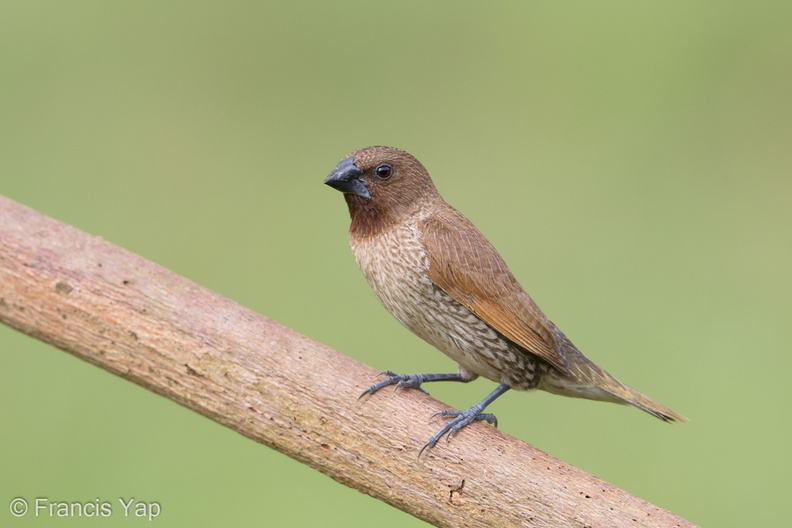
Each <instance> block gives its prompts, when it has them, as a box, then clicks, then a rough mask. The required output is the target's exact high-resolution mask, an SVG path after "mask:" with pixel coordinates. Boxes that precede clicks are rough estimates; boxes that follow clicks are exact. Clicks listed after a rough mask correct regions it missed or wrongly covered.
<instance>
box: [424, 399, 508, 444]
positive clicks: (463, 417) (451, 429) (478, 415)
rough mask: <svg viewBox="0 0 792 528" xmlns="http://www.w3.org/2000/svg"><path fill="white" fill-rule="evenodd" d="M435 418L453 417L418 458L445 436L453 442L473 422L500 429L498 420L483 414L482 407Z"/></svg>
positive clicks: (443, 412)
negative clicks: (453, 438) (454, 437)
mask: <svg viewBox="0 0 792 528" xmlns="http://www.w3.org/2000/svg"><path fill="white" fill-rule="evenodd" d="M435 416H451V417H453V418H452V419H451V420H449V421H447V422H446V423H445V424H444V425H443V427H441V428H440V430H439V431H437V432H436V433H435V434H434V436H432V438H430V439H429V441H428V442H426V443H425V444H424V445H423V447H422V448H421V450H420V451H419V452H418V457H420V456H421V454H423V452H424V451H426V450H427V449H430V448H432V447H434V445H435V444H436V443H437V441H438V440H440V439H441V438H442V437H443V435H445V434H447V435H448V436H447V437H446V441H449V440H451V437H452V436H454V435H455V434H457V433H458V432H459V431H460V430H462V428H463V427H465V426H467V425H470V424H471V423H473V422H476V421H479V422H487V423H489V424H492V425H494V426H495V427H498V419H497V418H496V417H495V415H494V414H492V413H485V412H481V406H480V405H474V406H473V407H471V408H470V409H467V410H466V411H446V410H444V411H439V412H436V413H434V414H433V415H432V418H434V417H435Z"/></svg>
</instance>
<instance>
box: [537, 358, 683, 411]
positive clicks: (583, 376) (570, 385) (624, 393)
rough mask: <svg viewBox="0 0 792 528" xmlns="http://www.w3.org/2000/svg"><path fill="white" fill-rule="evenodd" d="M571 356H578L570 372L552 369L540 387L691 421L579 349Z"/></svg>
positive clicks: (553, 391) (544, 377)
mask: <svg viewBox="0 0 792 528" xmlns="http://www.w3.org/2000/svg"><path fill="white" fill-rule="evenodd" d="M575 352H577V351H575ZM571 357H572V358H574V359H575V361H573V362H571V364H570V366H569V368H570V374H571V375H560V374H558V373H556V372H554V371H553V370H551V371H549V372H548V373H547V374H546V375H545V376H543V377H542V381H541V382H540V386H539V388H541V389H544V390H546V391H548V392H552V393H555V394H561V395H563V396H572V397H575V398H587V399H591V400H599V401H610V402H614V403H623V404H629V405H633V406H635V407H638V408H639V409H641V410H642V411H646V412H648V413H649V414H651V415H652V416H655V417H657V418H660V419H661V420H663V421H664V422H687V421H688V419H687V418H685V417H684V416H682V415H681V414H679V413H677V412H675V411H672V410H671V409H669V408H668V407H666V406H665V405H661V404H660V403H657V402H656V401H654V400H653V399H652V398H650V397H649V396H646V395H645V394H641V393H640V392H638V391H637V390H635V389H633V388H632V387H628V386H627V385H625V384H624V383H622V382H620V381H619V380H617V379H616V378H614V377H613V376H611V375H610V374H608V373H607V372H606V371H605V370H603V369H601V368H599V367H598V366H597V365H595V364H594V363H592V362H591V361H589V360H588V359H586V358H585V357H584V356H583V355H582V354H580V352H577V353H576V354H574V355H573V356H571Z"/></svg>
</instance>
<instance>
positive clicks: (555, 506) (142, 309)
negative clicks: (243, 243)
mask: <svg viewBox="0 0 792 528" xmlns="http://www.w3.org/2000/svg"><path fill="white" fill-rule="evenodd" d="M0 321H2V322H4V323H6V324H8V325H10V326H12V327H14V328H16V329H18V330H20V331H22V332H24V333H26V334H29V335H31V336H33V337H35V338H37V339H41V340H42V341H46V342H47V343H51V344H53V345H55V346H56V347H58V348H61V349H63V350H65V351H67V352H69V353H71V354H74V355H75V356H77V357H79V358H81V359H84V360H86V361H89V362H91V363H93V364H95V365H98V366H99V367H101V368H103V369H105V370H108V371H110V372H112V373H114V374H117V375H119V376H122V377H124V378H126V379H128V380H130V381H133V382H135V383H137V384H139V385H141V386H143V387H145V388H147V389H149V390H152V391H154V392H156V393H158V394H161V395H162V396H164V397H166V398H169V399H171V400H174V401H177V402H179V403H180V404H182V405H184V406H185V407H188V408H190V409H192V410H194V411H196V412H199V413H201V414H203V415H205V416H207V417H209V418H211V419H212V420H215V421H217V422H220V423H222V424H224V425H226V426H227V427H230V428H232V429H234V430H235V431H237V432H239V433H241V434H243V435H245V436H248V437H250V438H252V439H254V440H256V441H258V442H261V443H262V444H265V445H267V446H270V447H272V448H274V449H277V450H278V451H281V452H283V453H285V454H287V455H289V456H290V457H292V458H295V459H297V460H299V461H301V462H303V463H305V464H308V465H309V466H311V467H313V468H315V469H317V470H319V471H321V472H323V473H325V474H327V475H329V476H330V477H332V478H334V479H335V480H337V481H338V482H341V483H343V484H345V485H347V486H350V487H352V488H355V489H357V490H359V491H361V492H363V493H367V494H369V495H371V496H373V497H376V498H378V499H380V500H383V501H385V502H387V503H389V504H391V505H393V506H395V507H397V508H399V509H402V510H404V511H406V512H408V513H410V514H412V515H414V516H416V517H418V518H420V519H423V520H425V521H427V522H429V523H431V524H434V525H436V526H444V527H445V526H447V527H454V528H458V527H466V526H476V527H492V526H539V527H543V526H553V527H564V526H574V527H584V526H587V527H598V526H608V527H627V526H629V527H638V526H641V527H648V526H657V527H660V526H662V527H691V526H693V525H692V524H690V523H689V522H687V521H685V520H684V519H681V518H679V517H677V516H675V515H673V514H671V513H669V512H667V511H665V510H662V509H660V508H658V507H656V506H654V505H652V504H649V503H647V502H645V501H643V500H641V499H639V498H636V497H634V496H632V495H630V494H628V493H626V492H624V491H622V490H620V489H618V488H615V487H614V486H611V485H610V484H607V483H605V482H603V481H601V480H598V479H597V478H595V477H593V476H591V475H588V474H586V473H584V472H582V471H580V470H578V469H576V468H575V467H572V466H569V465H567V464H565V463H563V462H561V461H559V460H556V459H554V458H552V457H551V456H549V455H547V454H545V453H543V452H541V451H538V450H536V449H534V448H533V447H531V446H530V445H527V444H525V443H523V442H521V441H519V440H516V439H514V438H511V437H509V436H507V435H505V434H504V433H502V432H500V431H498V430H496V429H494V428H492V427H490V426H487V425H483V424H474V425H471V426H470V427H467V428H466V429H465V430H464V432H463V433H461V434H459V435H457V436H456V437H454V439H453V441H452V442H451V443H449V444H446V443H442V444H441V445H440V446H438V447H437V448H435V449H433V450H431V451H430V452H429V454H428V455H424V456H422V457H421V458H418V457H417V453H418V449H419V448H420V447H421V444H422V442H423V441H424V440H425V439H426V438H428V437H429V436H431V434H433V433H434V432H435V429H436V427H437V424H436V423H427V420H426V419H425V417H427V416H429V415H430V414H431V413H433V412H435V411H437V410H438V409H441V408H444V407H443V406H442V404H441V403H439V402H437V401H435V400H433V399H432V398H430V397H429V396H427V395H425V394H422V393H420V392H418V391H401V392H399V393H397V394H395V395H393V393H390V392H388V393H383V394H382V395H377V396H376V397H372V398H369V399H366V400H364V401H361V402H358V401H356V398H357V395H358V394H360V392H361V391H362V390H363V389H364V388H365V387H366V386H367V385H368V384H369V383H370V382H371V380H372V379H373V377H374V375H375V372H374V371H373V370H372V369H371V368H369V367H367V366H365V365H362V364H360V363H358V362H356V361H354V360H352V359H350V358H348V357H346V356H343V355H342V354H340V353H338V352H336V351H334V350H332V349H330V348H328V347H327V346H325V345H322V344H320V343H317V342H315V341H312V340H311V339H309V338H307V337H305V336H303V335H300V334H298V333H297V332H295V331H293V330H290V329H288V328H285V327H284V326H282V325H280V324H278V323H276V322H273V321H271V320H269V319H267V318H265V317H262V316H261V315H258V314H256V313H254V312H252V311H250V310H248V309H246V308H244V307H242V306H240V305H238V304H237V303H235V302H233V301H230V300H228V299H226V298H224V297H222V296H220V295H218V294H216V293H213V292H211V291H209V290H207V289H206V288H203V287H201V286H199V285H197V284H195V283H193V282H191V281H189V280H187V279H185V278H183V277H180V276H178V275H176V274H175V273H172V272H170V271H168V270H166V269H163V268H161V267H160V266H157V265H156V264H154V263H152V262H149V261H147V260H145V259H143V258H141V257H139V256H137V255H134V254H132V253H130V252H128V251H125V250H124V249H121V248H119V247H116V246H114V245H112V244H110V243H108V242H106V241H104V240H102V239H100V238H98V237H94V236H91V235H88V234H86V233H83V232H81V231H79V230H77V229H75V228H73V227H70V226H68V225H65V224H62V223H60V222H58V221H56V220H53V219H51V218H48V217H46V216H43V215H41V214H39V213H37V212H35V211H33V210H31V209H29V208H27V207H24V206H22V205H19V204H17V203H15V202H13V201H11V200H8V199H7V198H3V197H0ZM415 417H419V418H418V419H416V418H415Z"/></svg>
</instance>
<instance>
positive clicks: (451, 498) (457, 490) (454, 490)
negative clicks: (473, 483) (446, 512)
mask: <svg viewBox="0 0 792 528" xmlns="http://www.w3.org/2000/svg"><path fill="white" fill-rule="evenodd" d="M448 487H449V488H451V489H450V490H449V491H448V502H450V503H452V504H453V503H454V493H462V489H463V488H464V487H465V479H462V483H461V484H460V485H459V486H457V487H456V488H453V487H451V486H448Z"/></svg>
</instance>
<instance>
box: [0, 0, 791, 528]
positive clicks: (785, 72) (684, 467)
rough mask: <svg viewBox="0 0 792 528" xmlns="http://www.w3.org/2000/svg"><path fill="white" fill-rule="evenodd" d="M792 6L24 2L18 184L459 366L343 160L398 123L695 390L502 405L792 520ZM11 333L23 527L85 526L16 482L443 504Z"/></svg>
mask: <svg viewBox="0 0 792 528" xmlns="http://www.w3.org/2000/svg"><path fill="white" fill-rule="evenodd" d="M790 21H792V4H790V3H789V2H781V1H779V2H750V3H748V2H745V3H743V2H735V1H726V2H724V1H718V2H715V1H702V2H682V1H670V2H659V3H657V2H653V3H648V2H635V1H627V0H623V1H613V2H590V1H583V0H579V1H564V2H542V3H537V2H520V1H512V2H498V3H495V2H492V3H487V2H480V1H475V2H473V1H458V0H457V1H424V2H416V1H401V2H389V3H384V2H378V3H377V2H365V1H335V2H311V3H308V2H295V1H293V0H292V1H288V2H287V1H283V2H256V1H226V2H222V3H221V2H215V3H209V2H202V3H201V2H187V1H181V2H164V1H153V0H151V1H111V2H108V1H98V0H96V1H89V0H85V1H74V2H60V1H48V2H47V1H33V0H25V1H9V0H5V1H4V2H3V3H2V4H0V193H2V194H4V195H6V196H8V197H10V198H12V199H14V200H17V201H19V202H21V203H23V204H26V205H28V206H30V207H32V208H34V209H37V210H38V211H41V212H43V213H45V214H47V215H50V216H52V217H55V218H57V219H59V220H61V221H63V222H66V223H69V224H72V225H75V226H76V227H78V228H80V229H82V230H84V231H87V232H89V233H92V234H95V235H99V236H101V237H103V238H105V239H107V240H109V241H111V242H113V243H115V244H117V245H120V246H123V247H125V248H127V249H129V250H131V251H134V252H136V253H139V254H140V255H143V256H144V257H146V258H148V259H150V260H152V261H154V262H157V263H159V264H161V265H163V266H165V267H167V268H169V269H171V270H174V271H176V272H178V273H180V274H182V275H185V276H187V277H189V278H190V279H192V280H194V281H196V282H198V283H199V284H202V285H205V286H207V287H209V288H211V289H213V290H215V291H218V292H220V293H222V294H224V295H226V296H228V297H230V298H232V299H234V300H236V301H238V302H240V303H241V304H243V305H245V306H248V307H250V308H252V309H254V310H256V311H258V312H260V313H262V314H264V315H266V316H268V317H271V318H273V319H276V320H278V321H280V322H282V323H284V324H286V325H288V326H290V327H292V328H295V329H296V330H298V331H300V332H303V333H305V334H306V335H308V336H310V337H312V338H314V339H316V340H319V341H322V342H324V343H327V344H329V345H331V346H333V347H335V348H337V349H339V350H341V351H342V352H344V353H346V354H348V355H350V356H353V357H355V358H357V359H359V360H361V361H363V362H365V363H367V364H370V365H372V366H373V367H375V368H378V369H385V368H391V369H394V370H396V371H399V372H415V371H427V372H431V371H448V370H449V369H452V368H453V367H452V365H451V362H450V361H449V360H447V359H446V358H445V357H444V356H442V355H441V354H440V353H437V352H435V351H433V350H432V349H431V348H430V347H429V346H428V345H425V344H424V343H422V342H420V341H419V340H418V339H417V338H415V337H413V336H412V335H411V334H409V333H408V332H407V331H406V330H403V329H402V328H401V327H400V326H399V325H398V323H396V322H395V321H394V320H392V319H391V318H390V316H389V315H387V313H386V312H385V311H384V310H383V309H382V308H381V307H380V306H379V305H378V304H377V302H376V300H375V299H374V296H373V295H372V294H371V292H370V291H369V289H368V286H367V285H366V284H365V281H364V279H363V277H362V275H361V274H360V273H359V271H358V270H357V268H356V266H355V264H354V261H353V259H352V256H351V253H350V251H349V249H348V246H347V238H346V229H347V225H348V217H347V212H346V207H345V204H344V203H343V200H342V199H341V196H340V195H339V194H338V193H337V192H335V191H333V190H332V189H329V188H327V187H325V186H323V185H322V184H321V182H322V179H323V178H324V177H325V176H326V174H327V173H328V172H329V171H330V170H331V169H332V168H333V167H334V166H335V164H336V163H337V162H338V161H339V160H340V159H341V158H342V157H343V156H345V155H346V154H347V153H348V152H349V151H351V150H353V149H355V148H358V147H363V146H368V145H372V144H387V145H393V146H398V147H401V148H404V149H406V150H408V151H410V152H411V153H413V154H414V155H415V156H417V157H418V158H419V159H420V160H421V161H423V162H424V164H425V165H426V166H427V167H428V168H429V170H430V172H431V173H432V175H433V177H434V179H435V182H436V184H437V185H438V187H439V188H440V190H441V192H442V193H443V194H444V196H445V197H446V199H447V200H448V201H449V202H451V203H452V204H454V205H455V206H456V207H457V208H458V209H460V210H462V211H463V212H464V213H465V214H466V215H467V216H468V217H469V218H471V219H472V220H473V221H474V222H475V223H476V224H477V225H478V227H479V228H480V229H481V230H482V231H483V232H484V233H485V234H486V235H487V236H488V237H489V238H490V239H491V240H492V241H493V243H494V244H495V245H496V247H498V248H499V249H500V251H501V253H502V254H503V255H504V257H505V258H506V260H507V261H508V262H509V263H510V265H511V267H512V270H513V271H514V272H515V274H516V275H517V277H518V278H519V279H520V280H521V281H522V283H523V284H524V286H525V287H526V288H527V289H528V290H529V291H530V292H531V294H532V296H533V297H534V299H535V300H537V302H538V303H539V304H540V305H541V306H542V307H543V309H544V310H545V311H546V312H547V313H548V314H549V315H550V317H551V318H552V319H553V320H554V321H555V322H556V323H557V324H558V325H559V326H560V327H561V328H562V329H563V330H564V331H565V332H566V333H567V335H568V336H570V337H571V338H572V340H573V341H575V343H576V344H577V345H578V346H579V347H580V348H581V349H582V350H583V351H584V352H585V353H586V354H587V355H588V356H589V357H591V358H592V359H594V360H595V361H596V362H597V363H599V364H601V365H603V366H604V367H606V368H607V369H608V370H610V371H611V372H612V373H613V374H615V375H616V376H617V377H619V378H620V379H622V380H624V381H625V382H627V383H629V384H631V385H633V386H635V387H636V388H638V389H640V390H642V391H644V392H646V393H647V394H649V395H651V396H653V397H655V398H657V399H658V400H659V401H661V402H663V403H665V404H667V405H669V406H670V407H672V408H674V409H675V410H677V411H679V412H681V413H683V414H685V415H687V416H689V417H690V418H691V419H692V422H691V423H689V424H685V425H676V426H669V425H666V424H663V423H660V422H659V421H657V420H654V419H652V418H650V417H649V416H646V415H644V414H642V413H640V412H639V411H637V410H634V409H629V408H623V407H619V406H615V405H606V404H602V403H594V402H588V401H580V400H570V399H566V398H561V397H558V396H551V395H547V394H544V393H539V394H520V393H511V394H508V395H507V396H505V397H503V398H502V399H500V400H499V401H498V402H497V403H495V404H494V405H493V406H492V410H493V411H494V412H496V413H497V414H498V417H499V419H500V423H501V428H502V429H503V430H505V431H506V432H508V433H509V434H512V435H514V436H516V437H518V438H521V439H524V440H525V441H528V442H530V443H532V444H534V445H536V446H537V447H539V448H540V449H542V450H545V451H547V452H549V453H550V454H552V455H554V456H556V457H559V458H561V459H563V460H565V461H567V462H570V463H572V464H575V465H577V466H579V467H581V468H582V469H584V470H586V471H588V472H591V473H593V474H595V475H597V476H598V477H600V478H603V479H605V480H607V481H609V482H611V483H613V484H615V485H617V486H619V487H622V488H624V489H626V490H628V491H630V492H631V493H634V494H636V495H639V496H640V497H643V498H645V499H646V500H648V501H651V502H654V503H656V504H658V505H660V506H662V507H664V508H667V509H670V510H672V511H674V512H675V513H677V514H679V515H681V516H683V517H686V518H688V519H689V520H691V521H693V522H695V523H698V524H701V525H706V526H721V527H735V528H736V527H745V526H780V525H784V524H786V523H787V522H788V519H789V517H790V514H792V512H790V506H789V500H788V498H787V495H788V491H789V474H790V471H792V464H791V463H790V458H791V455H790V445H792V434H790V433H791V432H792V427H791V426H790V403H792V388H790V383H789V381H788V377H789V372H790V367H792V355H791V354H790V342H792V330H790V328H792V324H791V321H790V318H791V316H792V303H791V302H790V294H791V293H792V278H791V277H792V274H790V261H791V260H792V259H791V258H790V257H792V243H790V230H791V229H792V203H790V202H792V154H791V153H790V152H792V32H790V30H789V28H790ZM361 329H362V331H361ZM383 336H386V339H382V337H383ZM0 360H1V361H2V368H0V424H2V425H1V426H0V427H2V434H1V435H0V525H3V526H27V525H32V524H41V525H55V524H57V525H58V526H78V525H79V526H82V525H84V524H85V521H84V520H83V519H57V520H53V519H51V518H43V519H42V518H39V519H35V518H32V517H31V516H30V515H28V516H27V517H25V518H14V517H12V516H11V514H10V513H9V511H8V504H9V502H10V501H11V500H12V499H13V498H14V497H18V496H19V497H24V498H27V499H32V498H35V497H47V498H49V499H50V500H53V501H54V500H62V501H75V500H76V501H82V502H86V501H88V502H90V501H94V500H95V499H97V498H99V499H101V500H110V501H115V500H117V498H118V497H124V498H130V497H135V498H136V499H138V500H143V501H157V502H159V503H160V504H161V505H162V514H161V516H160V517H159V518H158V519H157V520H156V523H157V524H159V525H163V526H195V525H203V526H212V525H218V524H220V523H222V524H223V525H226V526H308V525H316V524H321V525H322V526H331V527H334V526H344V527H358V526H360V527H363V526H370V525H371V524H372V523H374V524H376V525H378V526H380V527H389V526H399V527H408V526H422V525H424V524H423V523H422V522H420V521H418V520H416V519H413V518H412V517H410V516H408V515H406V514H404V513H402V512H400V511H397V510H395V509H393V508H391V507H389V506H387V505H385V504H383V503H380V502H378V501H376V500H373V499H371V498H369V497H367V496H364V495H362V494H359V493H357V492H355V491H352V490H350V489H347V488H345V487H343V486H341V485H339V484H337V483H335V482H333V481H332V480H330V479H329V478H327V477H325V476H323V475H321V474H319V473H317V472H315V471H313V470H311V469H308V468H306V467H304V466H302V465H300V464H298V463H296V462H293V461H292V460H290V459H288V458H286V457H285V456H283V455H281V454H279V453H277V452H275V451H272V450H270V449H268V448H266V447H263V446H261V445H258V444H256V443H254V442H252V441H250V440H248V439H246V438H243V437H241V436H239V435H237V434H236V433H234V432H232V431H230V430H228V429H225V428H223V427H221V426H219V425H217V424H216V423H213V422H211V421H210V420H208V419H206V418H203V417H201V416H199V415H197V414H195V413H193V412H190V411H188V410H186V409H184V408H182V407H180V406H178V405H176V404H174V403H172V402H170V401H168V400H165V399H163V398H161V397H159V396H156V395H154V394H153V393H150V392H148V391H146V390H144V389H142V388H140V387H138V386H136V385H133V384H131V383H129V382H127V381H125V380H122V379H120V378H116V377H114V376H112V375H110V374H108V373H106V372H104V371H102V370H100V369H97V368H96V367H93V366H91V365H89V364H87V363H84V362H81V361H79V360H77V359H75V358H74V357H72V356H70V355H68V354H66V353H63V352H61V351H59V350H57V349H55V348H52V347H50V346H47V345H44V344H42V343H40V342H37V341H35V340H33V339H32V338H29V337H26V336H24V335H21V334H19V333H17V332H15V331H13V330H11V329H9V328H7V327H1V328H0ZM492 387H493V385H492V384H491V383H490V382H487V381H484V380H482V381H478V382H476V383H474V384H471V385H467V386H458V387H454V386H450V387H449V386H436V387H432V394H433V395H434V396H436V397H438V398H440V399H442V400H444V401H446V402H447V403H449V404H451V405H454V406H457V407H467V406H469V405H470V404H472V403H474V402H476V401H478V400H479V399H480V398H481V397H483V396H484V395H485V394H486V393H488V392H489V391H490V390H491V389H492ZM349 405H359V404H357V403H356V402H354V401H350V402H349ZM423 440H424V439H422V438H416V449H417V448H418V447H419V446H420V444H421V442H422V441H423ZM441 448H442V449H444V447H441ZM394 456H396V455H394ZM125 522H127V523H128V522H131V521H125V520H124V518H123V517H122V516H121V515H119V514H115V515H114V516H113V517H110V518H106V519H102V520H97V521H96V525H97V526H98V525H100V524H101V525H102V526H115V525H120V524H124V523H125ZM141 522H142V521H141Z"/></svg>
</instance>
